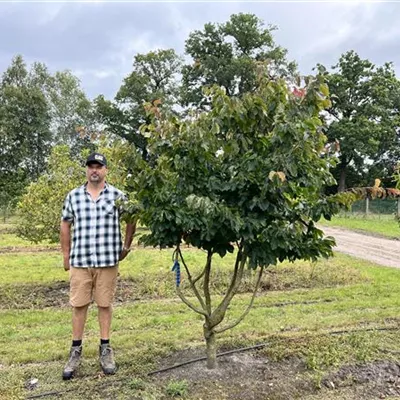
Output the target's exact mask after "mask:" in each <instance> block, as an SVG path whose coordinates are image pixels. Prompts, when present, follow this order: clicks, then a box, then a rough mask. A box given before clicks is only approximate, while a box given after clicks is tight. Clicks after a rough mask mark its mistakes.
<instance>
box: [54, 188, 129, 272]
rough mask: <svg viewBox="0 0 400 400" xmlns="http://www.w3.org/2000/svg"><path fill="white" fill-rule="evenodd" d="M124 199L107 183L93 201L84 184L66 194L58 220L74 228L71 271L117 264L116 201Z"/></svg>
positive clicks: (119, 239) (118, 248)
mask: <svg viewBox="0 0 400 400" xmlns="http://www.w3.org/2000/svg"><path fill="white" fill-rule="evenodd" d="M119 198H125V195H124V194H123V193H122V192H121V191H120V190H118V189H117V188H115V187H114V186H111V185H109V184H107V183H106V186H105V188H104V189H103V191H102V192H101V193H100V195H99V197H98V198H97V200H96V201H93V199H92V197H91V196H90V194H89V193H88V192H87V190H86V184H85V185H82V186H80V187H78V188H76V189H74V190H72V191H71V192H69V193H68V195H67V197H66V199H65V202H64V207H63V211H62V217H61V219H62V220H63V221H68V222H71V223H72V224H73V225H74V230H73V239H72V246H71V252H70V256H69V261H70V265H71V266H72V267H111V266H114V265H117V264H118V259H119V255H120V253H121V251H122V240H121V231H120V223H119V217H120V211H119V209H118V208H117V207H116V206H115V200H117V199H119Z"/></svg>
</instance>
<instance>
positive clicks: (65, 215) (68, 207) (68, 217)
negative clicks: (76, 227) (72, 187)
mask: <svg viewBox="0 0 400 400" xmlns="http://www.w3.org/2000/svg"><path fill="white" fill-rule="evenodd" d="M61 220H62V221H67V222H73V220H74V211H73V209H72V203H71V195H70V194H68V196H67V197H66V198H65V201H64V205H63V209H62V215H61Z"/></svg>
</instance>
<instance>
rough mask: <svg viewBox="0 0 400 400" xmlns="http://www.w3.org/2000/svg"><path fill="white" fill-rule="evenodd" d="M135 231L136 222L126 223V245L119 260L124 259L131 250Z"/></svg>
mask: <svg viewBox="0 0 400 400" xmlns="http://www.w3.org/2000/svg"><path fill="white" fill-rule="evenodd" d="M135 232H136V222H134V223H132V224H126V230H125V241H124V247H123V249H122V251H121V254H120V256H119V261H122V260H123V259H124V258H125V257H126V256H127V255H128V253H129V252H130V251H131V244H132V240H133V235H134V234H135Z"/></svg>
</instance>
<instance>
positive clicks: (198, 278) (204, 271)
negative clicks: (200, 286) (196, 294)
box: [193, 267, 206, 284]
mask: <svg viewBox="0 0 400 400" xmlns="http://www.w3.org/2000/svg"><path fill="white" fill-rule="evenodd" d="M205 273H206V267H204V269H203V271H202V273H201V274H200V275H199V276H197V277H196V278H194V279H193V284H196V283H197V281H199V280H200V279H201V278H202V277H203V276H204V274H205Z"/></svg>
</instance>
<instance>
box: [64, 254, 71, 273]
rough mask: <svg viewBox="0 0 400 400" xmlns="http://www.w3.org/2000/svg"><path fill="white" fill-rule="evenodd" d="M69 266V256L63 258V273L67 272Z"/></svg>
mask: <svg viewBox="0 0 400 400" xmlns="http://www.w3.org/2000/svg"><path fill="white" fill-rule="evenodd" d="M69 268H70V265H69V256H68V257H64V269H65V271H69Z"/></svg>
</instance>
